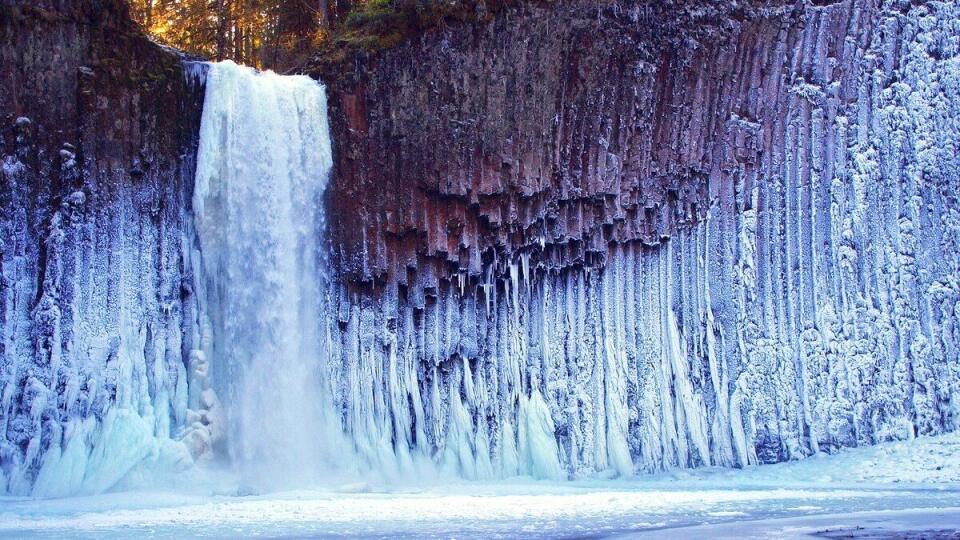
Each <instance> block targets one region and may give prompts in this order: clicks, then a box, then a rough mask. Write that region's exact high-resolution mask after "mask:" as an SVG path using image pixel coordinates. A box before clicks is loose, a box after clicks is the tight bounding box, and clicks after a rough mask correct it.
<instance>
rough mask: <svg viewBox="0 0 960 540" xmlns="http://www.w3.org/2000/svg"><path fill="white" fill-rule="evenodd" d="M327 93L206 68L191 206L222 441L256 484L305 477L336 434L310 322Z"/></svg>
mask: <svg viewBox="0 0 960 540" xmlns="http://www.w3.org/2000/svg"><path fill="white" fill-rule="evenodd" d="M331 165H332V158H331V148H330V135H329V129H328V125H327V105H326V93H325V89H324V87H323V86H321V85H319V84H317V83H316V82H315V81H313V80H312V79H310V78H308V77H284V76H279V75H276V74H274V73H272V72H267V73H258V72H256V71H254V70H252V69H249V68H243V67H240V66H237V65H235V64H233V63H231V62H225V63H221V64H215V65H213V66H212V67H211V69H210V73H209V75H208V78H207V90H206V100H205V104H204V110H203V118H202V122H201V128H200V146H199V152H198V157H197V175H196V187H195V191H194V198H193V210H194V213H195V217H196V227H197V232H198V235H199V239H200V245H201V250H202V253H203V255H202V258H203V267H204V278H205V279H203V280H202V285H203V287H205V288H206V290H205V291H201V293H202V294H201V295H202V296H203V297H204V298H205V299H206V301H207V306H206V308H205V310H204V311H205V312H206V313H207V317H209V322H210V324H209V326H210V327H211V328H212V333H213V340H212V342H213V343H212V347H211V351H210V354H212V357H213V362H212V363H213V366H214V371H215V376H214V380H215V381H218V384H219V386H218V388H217V390H218V392H219V393H221V395H225V405H226V409H227V412H228V415H229V428H228V430H229V431H228V434H227V445H228V447H229V451H230V454H231V457H232V459H233V462H234V463H235V464H236V465H237V467H238V469H239V473H240V475H241V477H242V481H243V482H245V483H247V484H248V485H250V486H252V487H255V488H257V489H272V488H278V487H290V486H298V485H304V484H309V483H314V482H317V481H319V480H321V478H322V474H323V472H324V471H325V470H328V469H329V463H328V462H329V461H331V460H330V459H327V458H328V457H329V456H336V455H337V452H338V450H336V446H337V445H338V444H340V442H341V441H342V440H343V437H342V432H341V430H340V427H339V422H337V421H336V419H335V418H333V417H332V416H333V415H332V414H331V413H330V411H329V407H330V403H331V400H330V399H329V397H328V395H327V392H326V391H325V390H324V389H325V388H326V385H325V384H324V377H323V375H322V366H323V362H322V358H323V352H324V351H323V349H324V347H323V346H322V340H321V339H320V337H319V335H318V333H319V332H318V329H319V328H320V327H321V326H320V325H319V324H318V321H319V320H320V316H321V314H322V307H321V303H322V298H321V291H322V290H323V283H324V282H325V279H326V273H325V272H326V270H325V264H324V263H323V260H324V258H325V257H324V256H323V252H322V243H321V241H320V239H321V238H322V234H323V228H324V212H323V205H322V200H321V199H322V195H323V191H324V188H325V186H326V183H327V178H328V175H329V173H330V168H331Z"/></svg>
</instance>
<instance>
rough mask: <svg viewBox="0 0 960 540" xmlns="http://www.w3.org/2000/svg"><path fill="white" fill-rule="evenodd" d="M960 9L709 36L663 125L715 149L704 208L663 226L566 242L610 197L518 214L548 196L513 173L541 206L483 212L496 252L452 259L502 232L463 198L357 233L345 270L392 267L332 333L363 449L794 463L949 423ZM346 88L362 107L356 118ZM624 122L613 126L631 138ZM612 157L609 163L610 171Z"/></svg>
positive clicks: (488, 462)
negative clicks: (657, 232)
mask: <svg viewBox="0 0 960 540" xmlns="http://www.w3.org/2000/svg"><path fill="white" fill-rule="evenodd" d="M957 15H958V11H957V7H956V5H955V4H953V3H950V2H930V3H924V4H922V5H918V4H911V5H910V6H906V5H903V4H902V3H900V4H898V3H888V2H879V3H878V2H874V3H871V2H857V1H854V2H838V3H830V4H829V5H824V6H812V5H805V6H803V7H798V8H797V10H796V11H795V12H793V13H792V14H790V15H782V16H781V18H777V17H772V18H770V19H760V20H758V21H753V22H749V23H744V24H743V25H742V26H738V27H736V30H735V32H734V34H733V36H732V37H730V38H729V39H728V40H727V41H725V42H723V43H720V44H718V45H717V46H716V49H707V50H708V51H710V54H707V55H705V56H703V57H701V56H699V54H698V55H694V56H693V60H691V62H692V63H693V65H694V66H696V67H697V69H695V70H692V71H690V72H687V73H688V75H689V77H683V76H681V77H680V81H679V82H678V83H677V84H676V85H675V86H674V87H672V88H668V89H667V90H664V92H669V95H670V96H671V99H672V102H673V103H676V107H675V108H674V109H673V110H674V111H676V112H674V113H672V114H673V115H674V116H670V115H669V114H668V113H663V114H665V115H667V116H666V118H667V120H675V121H676V122H677V125H678V127H676V129H675V131H671V132H669V133H667V135H666V136H665V137H666V138H665V140H663V141H660V144H662V145H665V147H667V148H668V149H669V150H670V151H671V152H676V154H677V155H678V156H679V157H678V158H677V159H678V160H679V161H680V164H682V163H684V162H683V160H689V161H692V162H693V163H695V165H696V168H697V169H698V170H700V171H702V173H703V180H704V181H705V182H708V187H709V194H710V205H709V207H708V208H707V211H706V212H705V216H704V219H703V220H702V221H700V222H699V223H698V224H697V225H694V226H692V227H685V228H683V229H682V230H680V231H678V232H676V233H674V234H672V235H671V236H670V237H669V238H662V239H661V240H660V241H659V245H657V246H652V247H643V246H642V245H641V244H639V243H637V242H630V241H623V240H622V239H619V238H617V237H616V235H612V236H611V237H610V238H611V240H610V241H609V242H605V243H603V244H602V245H601V246H599V247H593V248H592V249H591V251H590V252H589V253H586V254H583V256H582V257H580V258H578V259H573V260H562V261H559V262H558V261H557V259H556V257H552V256H551V254H552V253H553V254H555V253H556V252H558V251H560V252H566V251H576V249H573V248H581V247H582V246H584V245H587V246H596V244H597V243H599V238H598V237H596V236H594V237H591V240H590V241H583V242H577V241H576V240H569V239H568V238H569V235H566V232H565V231H564V226H568V225H569V226H579V224H582V223H588V224H589V223H594V224H595V221H591V219H593V218H596V216H598V215H599V216H605V215H606V214H602V213H599V212H595V213H588V212H581V213H579V214H577V215H576V216H574V217H570V216H566V215H564V214H562V213H561V214H559V215H552V214H550V213H549V212H550V210H549V209H547V210H544V211H543V212H542V213H540V214H525V213H523V210H522V209H523V208H524V206H523V205H524V204H526V203H527V202H530V201H534V202H536V201H537V200H538V199H536V198H531V199H529V200H528V199H522V198H521V200H520V201H519V202H517V203H516V204H514V199H512V198H510V197H512V195H511V194H510V192H509V191H507V192H506V194H504V195H502V196H500V195H498V196H500V198H499V199H496V201H500V202H502V203H503V204H504V206H506V207H508V208H509V209H512V210H511V211H515V212H516V215H517V216H519V217H520V218H529V219H531V220H532V222H533V223H534V225H533V226H530V227H526V228H522V227H521V230H518V229H517V228H513V227H512V225H511V226H507V225H503V226H501V224H502V223H507V224H512V223H513V222H512V221H506V222H496V221H494V219H493V218H491V219H490V220H489V223H490V224H489V225H488V226H489V228H491V229H494V232H495V233H497V234H502V235H503V236H505V237H507V238H508V239H509V240H510V241H509V242H504V243H502V244H493V246H492V247H490V248H489V250H488V251H487V252H486V253H480V254H482V255H483V265H482V267H480V268H474V267H473V266H471V265H468V264H465V263H464V262H463V260H462V259H460V260H458V259H457V254H458V253H462V252H463V251H464V249H465V248H466V247H469V248H470V249H471V250H473V249H477V251H478V253H479V251H480V250H482V249H484V248H483V246H484V244H483V242H484V241H486V240H487V236H484V234H481V233H474V232H472V230H471V228H470V226H469V224H470V221H469V219H467V220H465V222H466V223H467V225H468V226H466V227H458V226H456V225H457V223H459V222H457V221H456V220H455V219H454V218H452V217H451V218H449V220H448V221H442V220H441V221H440V222H439V225H438V226H437V227H434V226H433V224H434V222H433V221H430V220H429V219H428V218H429V216H427V217H424V220H422V221H417V222H415V223H413V224H412V225H411V226H412V227H422V229H416V230H422V231H423V232H422V234H419V235H418V234H413V233H411V232H410V231H409V230H407V229H403V230H401V231H400V233H398V234H397V235H396V236H392V235H391V234H389V231H388V232H385V233H384V234H383V237H384V240H383V241H382V242H381V241H380V240H370V242H366V239H368V238H372V237H370V236H367V237H365V238H364V242H359V245H368V244H375V245H373V246H372V247H370V249H369V250H367V251H362V252H352V251H350V250H349V249H348V247H344V248H343V249H344V251H345V255H346V256H345V257H343V258H344V259H345V260H348V262H349V264H350V265H351V268H356V269H368V268H374V267H376V266H377V265H379V264H380V262H381V261H386V263H385V264H384V265H383V266H385V267H386V268H393V267H396V271H395V272H386V273H385V274H384V276H383V278H382V279H374V280H372V281H371V282H370V283H367V284H365V285H363V286H358V285H355V284H352V285H350V286H349V287H346V288H345V290H344V291H343V292H341V295H340V296H339V300H338V312H337V318H338V322H337V325H338V326H337V327H336V328H335V329H340V330H342V332H331V335H333V336H335V338H338V339H336V345H337V346H338V347H339V351H338V352H337V353H336V354H334V355H333V357H334V358H337V359H338V360H336V361H335V362H336V363H334V364H333V365H331V369H332V370H333V374H332V375H331V378H332V379H333V380H334V381H340V382H339V384H335V390H336V391H337V392H338V393H336V394H335V399H336V400H337V403H338V408H339V409H340V410H343V411H344V416H343V421H344V425H345V427H346V429H347V430H348V431H349V432H350V433H351V436H352V438H353V440H354V441H356V443H357V446H358V448H359V449H360V450H361V453H362V454H366V455H369V456H370V459H371V460H372V461H380V462H382V461H384V460H383V458H382V457H381V456H382V455H384V454H387V455H390V454H395V455H396V456H398V459H399V461H400V462H403V460H405V459H407V457H406V456H407V454H408V453H413V454H414V455H424V456H428V457H429V458H430V459H432V460H434V461H436V462H438V463H440V464H443V465H444V466H446V467H447V468H449V469H452V470H455V471H458V472H459V473H460V474H463V475H464V476H467V477H489V476H493V477H497V476H509V475H512V474H529V475H533V476H536V477H565V476H567V475H575V476H576V475H589V474H596V473H597V472H603V473H604V474H629V473H631V472H633V471H646V470H659V469H663V468H671V467H690V466H698V465H708V464H710V465H746V464H751V463H758V462H771V461H780V460H787V459H796V458H801V457H804V456H807V455H810V454H812V453H814V452H817V451H833V450H836V449H837V448H838V447H841V446H854V445H865V444H871V443H875V442H878V441H881V440H888V439H905V438H911V437H914V436H916V435H918V434H930V433H938V432H942V431H949V430H953V429H955V428H956V427H957V401H956V398H955V397H954V396H955V395H956V393H957V391H958V390H960V358H958V344H960V343H958V338H960V336H958V335H957V329H956V327H957V317H958V315H960V288H958V287H960V251H958V248H960V245H958V241H960V221H958V218H960V214H958V189H960V154H958V148H957V141H958V140H960V138H958V137H960V125H958V119H960V114H958V113H960V38H958V36H960V27H958V26H957V20H958V17H957ZM615 16H616V15H612V16H611V17H615ZM501 22H502V21H501ZM503 24H506V23H503ZM517 24H518V25H520V26H522V25H523V21H522V20H521V22H520V23H517ZM530 24H533V23H530ZM451 39H453V38H451ZM467 41H468V43H471V44H472V43H473V42H471V41H469V40H467ZM496 43H500V42H499V41H497V42H496ZM445 46H446V42H444V43H441V44H440V45H438V46H437V47H438V50H441V51H442V54H446V51H447V50H448V49H449V47H448V48H444V47H445ZM469 46H473V45H465V46H463V47H469ZM711 46H712V45H711ZM424 47H425V48H426V49H427V50H428V51H432V49H430V48H429V45H425V46H424ZM478 47H480V45H478ZM450 50H452V51H453V52H452V53H450V54H461V55H467V54H469V53H470V51H471V50H472V49H469V48H461V49H450ZM438 54H441V53H438ZM396 56H399V54H398V55H396ZM441 57H442V58H445V56H442V55H441ZM392 62H393V63H386V64H385V65H387V66H388V68H390V69H393V70H394V71H396V70H397V69H401V68H397V67H396V66H397V65H401V59H399V58H396V57H395V58H393V59H392ZM417 65H420V64H417ZM671 65H672V64H671ZM713 69H716V70H717V72H716V73H717V75H716V77H712V76H709V75H705V74H709V73H711V72H712V71H711V70H713ZM390 73H393V71H390ZM508 73H512V72H508ZM643 80H644V81H645V80H646V79H643ZM662 80H663V79H662V78H660V77H658V78H657V79H656V80H655V81H654V82H651V84H654V83H655V82H659V81H662ZM454 81H459V79H457V78H456V77H454ZM438 85H439V86H442V84H440V83H438ZM390 88H393V87H390ZM398 88H400V90H398V91H397V95H398V97H397V99H404V98H405V97H410V96H414V97H416V94H407V93H404V92H403V91H402V90H403V87H402V86H398ZM638 88H639V90H637V91H638V92H639V91H641V90H645V88H644V87H642V86H638ZM361 91H363V89H361ZM463 91H464V92H466V91H467V90H463ZM549 95H551V96H552V95H553V94H549ZM616 95H618V96H619V95H620V94H616ZM656 95H658V96H659V95H660V94H656ZM481 97H483V95H481ZM411 99H412V98H411ZM438 99H440V98H438ZM604 103H606V102H604ZM352 104H353V102H352V101H351V102H347V103H346V105H345V107H347V106H350V108H349V110H348V112H349V113H350V115H348V116H347V120H348V121H349V122H351V125H354V124H356V125H359V126H362V125H363V122H364V121H365V120H367V118H366V117H364V116H362V110H361V109H358V108H356V107H354V106H353V105H352ZM386 106H387V105H384V107H386ZM439 106H440V107H442V105H439ZM656 110H657V112H658V113H659V112H660V109H656ZM664 110H667V111H669V109H664ZM599 117H600V118H601V120H603V119H605V118H607V117H606V116H603V115H600V116H599ZM383 118H388V117H383V116H377V117H375V118H371V119H370V122H374V121H380V119H383ZM558 118H559V117H558ZM564 118H565V117H564ZM601 120H598V122H600V121H601ZM616 120H617V117H616V116H614V117H612V120H611V122H613V125H615V126H616V125H621V130H620V131H619V132H617V131H616V130H615V129H613V128H612V133H615V134H616V133H618V134H619V137H620V139H619V140H621V141H623V140H631V139H630V138H629V133H630V132H629V131H628V129H629V128H628V127H623V125H622V124H616ZM664 122H666V120H664ZM667 125H672V124H667ZM640 126H641V127H640V128H639V129H641V132H642V129H643V124H640ZM395 129H398V130H402V129H404V128H402V127H396V128H395ZM437 129H440V128H437ZM458 129H459V128H458ZM357 133H359V135H356V134H353V132H351V134H350V135H349V136H350V137H357V138H360V140H361V142H364V141H365V139H363V138H362V135H363V134H364V132H363V131H358V132H357ZM537 133H539V131H537ZM545 133H551V132H549V131H545ZM624 133H627V134H626V135H625V134H624ZM655 135H656V136H660V135H661V134H660V133H656V134H655ZM588 139H589V140H593V139H590V135H585V136H584V140H588ZM404 140H405V139H404ZM484 144H491V143H489V141H485V143H484ZM584 144H586V143H584ZM598 144H599V143H598ZM653 144H657V143H656V141H655V142H654V143H653ZM507 148H508V149H509V148H512V147H510V146H509V145H508V146H507ZM549 148H553V147H549ZM611 148H613V145H611ZM617 148H618V149H622V147H617ZM628 148H630V147H628ZM410 151H411V152H412V151H413V150H410ZM664 152H666V150H664ZM606 155H607V158H606V161H604V159H603V158H598V160H597V161H598V162H605V163H607V167H608V168H607V169H605V170H606V171H608V172H609V171H610V170H613V171H616V170H617V167H618V166H619V163H620V161H618V160H617V159H616V155H614V153H613V150H610V152H608V154H606ZM343 159H346V160H355V159H356V156H352V155H350V156H347V157H345V158H343ZM651 159H652V158H651ZM504 163H505V164H506V161H504ZM669 163H670V162H668V163H667V165H669ZM659 164H660V165H661V166H664V164H663V163H659ZM679 166H680V165H677V167H679ZM344 167H345V169H347V170H350V171H354V172H355V171H357V170H362V169H359V168H358V167H357V166H356V165H354V164H353V161H351V163H350V164H347V165H345V166H344ZM378 170H379V169H378ZM504 170H507V169H506V167H505V168H504ZM510 170H511V171H512V170H513V169H510ZM421 172H422V171H420V170H417V171H415V172H414V173H413V174H421ZM423 174H426V173H423ZM427 176H428V179H427V180H424V182H429V180H430V178H432V177H429V175H428V174H427ZM472 178H473V177H469V178H467V180H470V179H472ZM498 178H500V177H498ZM541 178H542V177H541ZM441 180H443V179H442V178H441ZM441 183H442V182H441ZM470 185H471V186H472V184H470ZM562 185H563V184H562V183H561V186H562ZM614 187H615V188H616V189H613V190H612V193H613V195H617V194H621V195H622V193H623V190H628V189H633V184H630V185H628V186H627V187H622V186H621V184H616V185H615V186H614ZM344 189H349V188H346V187H345V188H344ZM396 189H399V190H403V189H404V188H403V187H402V186H401V187H396ZM518 189H519V188H518ZM584 189H586V188H584ZM618 189H619V190H620V191H618ZM408 191H410V190H408ZM425 192H426V195H425V196H426V197H434V195H433V192H432V191H430V190H426V191H425ZM629 192H630V193H632V191H629ZM404 193H406V192H404ZM471 193H473V192H471ZM404 196H406V195H404ZM418 196H419V195H418ZM452 196H453V195H451V197H452ZM385 200H387V201H392V200H393V199H385ZM400 200H401V201H402V200H403V199H400ZM445 200H446V199H443V198H439V200H435V198H431V199H430V201H431V202H430V205H441V204H445V203H444V202H443V201H445ZM578 200H579V199H578ZM592 200H593V201H594V202H596V204H598V205H599V204H602V203H604V202H606V201H610V200H616V199H615V198H613V196H611V195H610V192H608V191H605V190H600V192H599V194H597V195H596V196H595V197H594V198H593V199H592ZM597 201H599V202H597ZM418 208H419V207H411V208H406V207H402V206H401V208H400V210H398V212H397V213H393V212H387V213H386V214H385V215H384V216H383V217H382V219H383V220H385V221H383V222H384V223H394V221H392V220H395V219H397V215H401V212H406V214H402V215H403V216H420V213H418V211H417V210H418ZM425 208H431V206H429V205H427V206H425ZM484 208H485V207H484V205H483V204H481V205H480V206H479V210H477V208H475V207H470V208H468V209H467V211H466V213H467V215H468V217H469V218H470V219H472V218H473V217H475V216H476V214H475V213H474V210H477V211H480V212H481V213H482V211H484ZM613 209H614V210H616V209H617V207H616V206H614V207H613ZM424 213H426V214H429V212H424ZM442 215H444V216H445V215H446V214H442ZM501 215H507V214H501ZM509 215H511V216H512V215H513V214H509ZM544 215H546V216H547V217H546V218H543V216H544ZM542 218H543V219H545V223H546V225H552V226H553V230H559V232H556V233H550V234H546V233H543V232H540V233H538V231H544V230H547V231H550V230H551V229H550V227H542V228H541V227H540V225H539V223H538V222H537V220H538V219H542ZM370 219H371V220H373V221H374V222H377V221H376V219H375V218H374V217H370ZM377 219H379V218H377ZM444 219H447V218H444ZM511 219H512V218H511ZM642 219H643V215H642V214H641V215H638V216H633V215H631V214H629V213H626V214H625V215H623V216H620V217H615V218H614V219H613V223H612V224H611V227H610V228H611V229H612V230H613V231H622V230H625V229H629V228H630V227H631V226H633V225H632V224H631V220H642ZM621 220H623V221H625V222H626V223H623V222H622V221H621ZM479 221H480V222H481V223H483V220H482V219H480V220H479ZM451 222H452V223H453V224H454V226H451ZM377 223H379V222H377ZM571 224H572V225H571ZM484 226H487V225H484ZM478 228H479V229H482V226H478ZM578 230H580V229H578ZM361 232H362V231H361ZM355 233H356V231H355ZM356 234H358V233H356ZM536 234H541V235H543V236H541V238H540V239H539V242H538V241H537V240H536V239H533V241H529V242H525V243H523V244H522V245H520V246H517V245H513V244H512V243H511V242H513V241H515V240H516V239H517V238H520V239H522V238H523V237H524V235H534V236H535V235H536ZM437 238H439V239H440V241H439V243H440V244H442V246H441V248H439V250H438V252H437V257H435V258H432V257H431V254H432V252H431V251H430V249H433V246H434V244H433V243H431V242H432V241H433V240H436V239H437ZM448 240H449V241H450V242H452V243H450V244H449V245H448V244H445V243H444V242H447V241H448ZM394 242H395V243H397V244H398V245H401V246H402V247H401V248H398V249H397V250H394V251H391V246H392V245H393V244H392V243H394ZM564 242H568V243H570V244H573V248H571V249H569V250H568V249H566V244H564ZM557 243H559V244H561V245H560V247H557V245H556V244H557ZM424 244H426V246H427V247H426V248H424V247H423V246H424ZM410 252H414V253H415V255H409V253H410ZM408 255H409V256H408ZM480 259H481V257H480V256H479V255H478V256H477V257H475V258H473V257H471V259H470V261H471V264H472V263H473V262H476V261H478V260H480ZM347 291H349V292H347Z"/></svg>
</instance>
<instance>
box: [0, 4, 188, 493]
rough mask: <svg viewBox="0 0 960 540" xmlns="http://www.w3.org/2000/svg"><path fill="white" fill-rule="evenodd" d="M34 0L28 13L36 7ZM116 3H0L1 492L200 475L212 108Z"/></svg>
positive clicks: (92, 487)
mask: <svg viewBox="0 0 960 540" xmlns="http://www.w3.org/2000/svg"><path fill="white" fill-rule="evenodd" d="M28 4H29V5H28ZM123 9H124V8H122V6H121V4H120V3H119V2H113V1H92V2H46V1H38V2H29V3H23V2H14V3H12V4H11V3H9V2H2V3H0V39H2V41H0V73H2V79H3V81H4V83H3V91H2V92H0V106H2V112H3V116H2V118H0V122H2V127H0V491H2V492H7V493H13V494H33V495H38V496H58V495H66V494H71V493H78V492H96V491H102V490H104V489H106V488H109V487H111V486H113V485H114V484H115V483H116V482H117V481H118V480H120V479H121V478H123V477H124V476H125V475H127V474H128V473H130V472H131V471H133V470H134V469H135V468H136V467H137V466H138V465H140V464H143V463H145V462H159V461H163V462H164V466H166V467H170V468H174V469H175V468H177V467H181V466H186V465H189V463H190V462H191V456H190V454H189V453H188V452H187V451H186V450H185V448H183V447H182V446H181V445H178V444H176V443H173V442H171V441H172V440H175V439H176V437H177V433H178V431H179V429H180V428H181V426H183V425H184V424H185V423H186V422H187V417H188V415H189V411H188V404H187V397H188V382H187V376H188V373H187V363H186V362H185V358H186V357H187V356H188V351H189V350H190V349H191V346H190V343H191V340H192V335H193V332H192V331H191V330H190V327H191V324H192V323H191V319H192V317H193V316H194V315H193V311H194V310H193V307H192V306H193V300H192V294H191V285H190V283H191V280H192V276H191V269H190V264H189V261H188V260H187V259H186V257H185V256H184V254H185V253H188V252H189V249H185V245H187V244H189V242H188V239H189V237H188V236H186V230H187V223H188V213H187V211H188V209H189V203H188V199H187V198H186V194H187V193H189V189H191V186H190V184H192V174H193V157H192V155H193V152H194V150H193V149H192V148H191V147H193V148H195V143H196V139H195V136H196V120H197V117H198V113H199V105H200V104H199V102H198V99H197V98H198V97H199V95H198V94H197V93H196V92H195V91H194V90H192V89H191V87H190V85H189V83H188V82H187V81H186V80H185V78H184V76H183V69H182V67H181V65H180V61H179V59H178V58H176V57H174V56H173V55H171V54H169V53H165V52H162V51H160V50H159V49H158V48H157V47H156V46H155V45H154V44H152V43H150V42H149V41H148V40H147V39H146V38H143V37H142V36H139V35H138V34H137V32H136V29H135V28H134V27H133V26H132V23H129V21H126V20H125V18H124V17H125V13H124V10H123Z"/></svg>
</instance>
